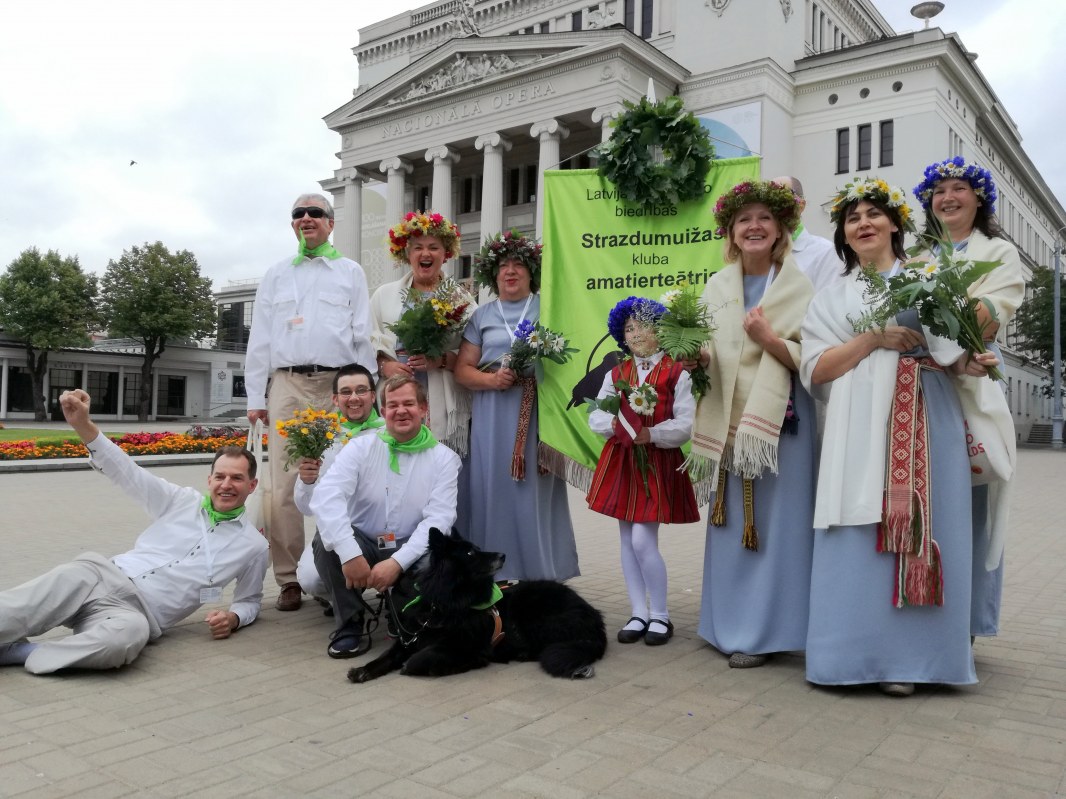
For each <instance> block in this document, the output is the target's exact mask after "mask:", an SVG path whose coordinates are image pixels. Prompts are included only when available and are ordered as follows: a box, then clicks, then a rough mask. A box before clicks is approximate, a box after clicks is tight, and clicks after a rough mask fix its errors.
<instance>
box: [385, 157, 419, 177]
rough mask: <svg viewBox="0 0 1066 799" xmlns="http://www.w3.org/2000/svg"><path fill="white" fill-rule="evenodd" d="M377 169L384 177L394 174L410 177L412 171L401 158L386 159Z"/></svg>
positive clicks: (410, 166)
mask: <svg viewBox="0 0 1066 799" xmlns="http://www.w3.org/2000/svg"><path fill="white" fill-rule="evenodd" d="M378 169H380V170H381V171H382V172H384V173H385V174H386V175H389V174H393V173H396V172H403V173H405V174H408V175H410V174H411V172H412V171H414V167H413V166H412V165H411V163H410V162H409V161H405V160H404V159H402V158H387V159H385V160H384V161H382V162H381V163H380V164H379V165H378Z"/></svg>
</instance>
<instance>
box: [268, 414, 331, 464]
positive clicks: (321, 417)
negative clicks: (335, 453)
mask: <svg viewBox="0 0 1066 799" xmlns="http://www.w3.org/2000/svg"><path fill="white" fill-rule="evenodd" d="M274 426H275V428H277V431H278V435H279V436H281V437H282V438H284V439H285V453H286V455H287V456H288V457H287V458H286V460H285V468H286V469H288V468H289V467H290V466H291V465H292V464H294V463H296V462H297V461H298V460H299V459H300V458H314V459H316V460H317V459H319V458H321V457H322V453H323V452H325V451H326V450H327V449H329V448H330V446H331V445H332V444H333V439H334V438H336V437H337V433H338V432H339V431H340V423H339V421H338V419H337V414H335V413H329V412H328V411H316V410H314V409H313V408H305V409H304V410H302V411H297V412H296V413H295V414H294V415H293V417H292V418H291V419H285V420H284V421H282V420H278V421H277V422H275V424H274Z"/></svg>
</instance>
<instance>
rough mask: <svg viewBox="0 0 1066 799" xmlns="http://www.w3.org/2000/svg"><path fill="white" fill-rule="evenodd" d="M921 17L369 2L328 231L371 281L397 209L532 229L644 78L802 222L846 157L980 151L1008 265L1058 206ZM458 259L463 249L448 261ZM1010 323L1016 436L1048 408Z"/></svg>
mask: <svg viewBox="0 0 1066 799" xmlns="http://www.w3.org/2000/svg"><path fill="white" fill-rule="evenodd" d="M956 1H957V2H962V0H956ZM922 5H923V6H924V7H925V8H926V9H927V10H924V11H923V10H919V11H918V13H924V14H929V13H931V12H932V11H935V9H930V8H929V7H931V6H935V5H937V4H922ZM916 9H919V7H916ZM922 25H923V22H922V20H919V19H916V20H915V28H916V30H915V31H913V32H907V33H897V32H896V31H895V30H893V29H892V28H891V27H890V26H889V25H888V23H887V22H886V21H885V19H884V18H883V17H882V16H881V14H880V13H879V12H878V10H877V8H876V6H875V4H874V3H873V2H870V0H743V2H742V1H741V0H604V1H603V2H599V3H589V2H588V0H584V1H582V0H442V2H437V3H432V4H429V5H425V6H422V7H420V8H417V9H414V10H412V11H409V12H406V13H403V14H399V15H396V16H393V17H390V18H389V19H385V20H382V21H381V22H378V23H376V24H373V25H370V26H367V27H365V28H363V29H361V30H360V31H359V44H358V45H357V46H356V47H355V48H354V53H355V56H356V58H357V59H358V62H359V86H358V87H356V88H355V90H354V92H353V97H352V99H351V100H349V101H348V102H346V103H344V105H342V106H340V107H339V108H337V109H336V110H335V111H333V112H332V113H330V114H329V115H327V116H326V118H325V121H326V124H327V125H328V126H329V128H330V129H331V130H334V131H336V132H337V134H338V135H339V137H340V145H341V146H340V152H339V157H340V165H339V167H338V169H337V170H336V171H335V172H334V175H333V176H332V177H331V178H329V179H327V180H323V181H322V186H323V187H324V188H325V189H326V190H327V191H329V192H330V193H331V194H332V196H333V198H334V202H335V205H336V207H337V219H338V223H337V233H336V237H335V238H336V242H337V246H338V247H339V249H341V251H342V252H346V253H350V254H353V255H356V257H357V259H358V260H359V261H360V262H361V263H362V264H363V266H364V267H365V268H366V270H367V275H368V278H369V280H370V284H371V288H373V287H375V286H377V285H380V284H381V283H384V282H387V281H388V280H392V279H395V275H396V272H395V271H394V270H395V267H394V266H393V265H392V262H391V261H390V260H389V259H388V258H387V256H386V231H387V229H388V227H389V225H391V224H393V223H395V222H396V221H398V220H399V218H400V216H401V215H402V214H403V213H405V212H406V211H410V210H415V209H426V208H432V209H434V210H436V211H439V212H441V213H444V214H445V215H447V216H449V217H450V218H452V219H453V220H455V221H456V222H457V223H458V224H459V226H460V228H461V229H462V232H463V240H464V242H465V249H466V251H467V253H469V252H470V251H472V250H476V249H477V247H478V245H479V243H480V241H481V240H482V239H483V238H484V237H485V236H487V235H491V234H494V233H496V232H498V231H500V230H505V229H508V228H512V227H516V228H519V229H521V230H523V231H525V232H532V233H534V234H539V233H540V225H541V214H540V207H539V205H538V202H537V200H538V197H539V196H540V195H541V191H540V184H541V176H542V174H543V172H544V170H546V169H566V168H573V167H587V166H590V165H594V163H595V159H594V156H593V157H590V155H591V154H590V150H591V148H593V147H594V146H595V145H596V144H598V143H599V142H600V141H601V140H603V139H605V138H606V137H607V136H608V135H609V133H610V129H609V124H610V121H611V119H612V118H613V117H614V116H615V115H617V114H618V113H619V111H620V110H621V109H622V101H623V100H630V101H635V100H637V99H639V98H640V97H641V96H643V95H644V94H646V93H647V92H648V90H649V85H650V86H651V87H653V90H654V92H655V93H656V95H657V96H658V97H660V98H661V97H664V96H666V95H669V94H677V95H679V96H680V97H681V98H682V99H683V100H684V101H685V104H686V107H687V108H688V110H690V111H692V112H693V113H695V114H696V116H697V117H699V118H700V119H701V120H702V121H703V123H704V125H705V126H706V127H707V129H708V132H709V133H710V135H711V136H712V139H713V141H714V144H715V146H716V149H717V152H718V154H719V155H720V156H723V157H729V156H736V155H747V154H757V155H760V156H761V157H762V174H763V176H764V177H773V176H775V175H782V174H791V175H795V176H796V177H798V178H799V179H800V180H801V181H802V182H803V184H804V188H805V194H806V196H807V199H808V211H807V214H806V217H807V218H806V219H805V223H806V225H807V227H808V228H810V229H811V230H812V231H813V232H815V233H819V234H821V235H828V234H830V227H829V221H828V215H827V213H826V203H825V200H827V198H828V197H830V196H831V194H832V193H833V192H834V191H835V190H836V187H837V186H839V185H840V184H842V183H843V182H845V181H846V180H847V179H849V178H850V176H852V175H856V174H859V175H878V176H880V177H883V178H885V179H886V180H888V181H889V182H890V183H893V184H897V185H901V186H903V187H905V188H908V189H909V188H910V187H911V186H914V185H915V184H916V183H918V182H919V180H920V179H921V177H922V170H923V168H924V167H925V166H926V165H927V164H929V163H931V162H933V161H937V160H940V159H942V158H946V157H948V156H953V155H963V156H965V157H966V158H969V159H973V160H977V161H979V162H981V163H982V164H983V165H985V166H987V167H988V168H989V169H991V171H992V173H993V175H994V176H995V179H996V183H997V186H998V188H999V194H1000V200H999V205H998V208H997V211H998V215H999V218H1000V221H1001V223H1002V225H1003V227H1004V229H1005V231H1006V233H1007V235H1008V236H1009V237H1010V238H1011V239H1012V240H1013V241H1014V243H1015V244H1016V245H1017V246H1018V248H1019V250H1021V251H1022V252H1023V253H1024V258H1025V261H1026V264H1027V266H1029V267H1030V268H1031V267H1032V266H1034V265H1046V264H1050V262H1051V257H1052V256H1051V253H1052V250H1053V248H1054V246H1055V235H1056V234H1055V231H1057V230H1059V229H1061V228H1063V227H1066V211H1064V209H1063V207H1062V205H1061V203H1060V202H1059V200H1058V199H1057V198H1056V197H1055V196H1054V195H1053V194H1052V193H1051V191H1050V189H1049V188H1048V186H1047V184H1046V183H1045V182H1044V180H1043V179H1042V178H1041V176H1040V174H1039V173H1038V172H1037V170H1036V168H1035V167H1034V166H1033V163H1032V161H1031V160H1030V159H1029V157H1028V156H1027V155H1026V154H1025V151H1024V149H1023V148H1022V138H1021V134H1020V132H1019V131H1018V129H1017V127H1016V125H1015V124H1014V122H1013V120H1012V119H1011V117H1010V115H1009V113H1008V111H1007V110H1006V109H1005V108H1004V107H1003V105H1002V103H1001V102H1000V101H999V98H998V97H997V96H996V94H995V92H994V91H993V90H992V88H991V87H990V85H989V84H988V81H987V80H986V78H985V77H984V75H982V73H981V70H980V68H979V67H978V62H977V56H976V54H973V53H970V52H969V51H967V49H966V47H965V45H964V43H963V42H962V41H961V40H960V39H959V37H958V36H957V35H955V34H951V33H945V32H943V31H942V30H940V29H939V28H937V27H933V26H930V27H925V28H923V27H922ZM469 268H470V267H469V256H466V257H464V258H462V259H459V260H457V261H456V262H455V263H454V266H453V269H454V271H455V274H456V276H457V277H464V276H466V275H468V274H469ZM1011 332H1012V331H1010V330H1005V331H1003V333H1002V334H1001V335H1002V336H1003V339H1004V343H1005V344H1007V346H1008V369H1007V372H1008V376H1009V391H1010V401H1011V407H1012V409H1013V411H1014V413H1015V419H1016V422H1017V426H1018V429H1019V434H1020V435H1021V436H1023V437H1024V436H1026V435H1027V434H1028V429H1029V427H1030V426H1031V425H1032V424H1033V423H1034V422H1038V421H1041V420H1046V419H1047V418H1048V417H1049V415H1050V408H1049V402H1048V401H1047V400H1045V399H1043V397H1042V396H1041V395H1040V394H1039V388H1040V386H1041V383H1042V380H1043V377H1044V375H1043V374H1042V373H1041V372H1039V371H1037V370H1035V369H1032V368H1031V367H1029V368H1027V367H1023V366H1022V365H1021V363H1022V361H1021V359H1020V358H1019V357H1017V356H1016V355H1015V354H1013V353H1011V352H1010V350H1009V337H1010V334H1011Z"/></svg>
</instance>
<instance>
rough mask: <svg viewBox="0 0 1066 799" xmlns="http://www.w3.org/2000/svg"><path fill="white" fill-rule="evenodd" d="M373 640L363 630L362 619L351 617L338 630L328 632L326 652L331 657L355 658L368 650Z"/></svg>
mask: <svg viewBox="0 0 1066 799" xmlns="http://www.w3.org/2000/svg"><path fill="white" fill-rule="evenodd" d="M373 643H374V642H373V641H372V640H371V638H370V635H369V634H368V633H364V632H363V620H362V619H353V620H352V621H350V622H349V623H348V624H346V625H344V626H343V627H341V628H340V629H339V630H334V631H333V632H332V633H330V634H329V646H328V647H326V654H327V655H329V656H330V657H331V658H337V659H344V658H355V657H359V656H360V655H362V654H365V653H366V652H369V651H370V647H371V646H372V645H373Z"/></svg>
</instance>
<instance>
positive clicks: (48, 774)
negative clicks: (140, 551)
mask: <svg viewBox="0 0 1066 799" xmlns="http://www.w3.org/2000/svg"><path fill="white" fill-rule="evenodd" d="M1019 462H1020V463H1019V469H1018V476H1017V479H1016V483H1015V486H1016V487H1015V494H1014V499H1013V518H1012V533H1011V538H1010V540H1009V542H1008V545H1007V575H1006V587H1005V590H1004V602H1003V621H1002V630H1001V634H1000V636H999V637H998V638H994V639H978V640H977V643H976V647H975V655H976V661H977V673H978V676H979V678H980V684H979V685H975V686H971V687H966V688H961V689H951V688H937V687H934V688H931V687H923V686H919V687H918V691H917V693H916V694H915V695H914V696H913V697H910V698H908V699H892V698H889V697H886V696H883V695H882V694H881V693H880V692H879V691H878V690H877V689H876V687H873V686H871V687H857V688H849V689H835V690H828V689H823V688H815V687H813V686H811V685H809V684H808V683H806V682H805V681H804V679H803V658H802V657H801V656H798V655H796V656H783V657H778V658H776V659H773V660H771V662H770V663H769V664H768V665H767V666H765V667H763V668H760V669H752V670H747V671H742V670H730V669H729V668H728V667H727V666H726V658H725V657H723V656H722V655H720V654H718V653H717V652H715V651H714V650H713V649H711V648H710V647H709V646H708V645H707V644H705V643H704V642H703V641H701V640H700V639H699V638H698V637H697V636H696V634H695V629H696V621H697V619H696V614H697V610H698V607H699V597H700V580H701V573H702V562H703V541H704V529H703V525H702V524H694V525H687V526H679V527H664V528H663V531H662V534H661V541H662V549H663V552H664V554H665V557H666V559H667V563H668V567H669V573H670V594H671V613H672V617H673V620H674V623H675V624H676V625H677V634H676V635H675V637H674V639H673V640H672V641H671V642H670V643H669V644H668V645H667V646H664V647H655V648H652V647H647V646H643V645H640V644H636V645H631V646H621V645H618V644H616V643H614V642H613V633H614V631H615V630H616V629H617V628H618V627H619V626H621V624H622V623H624V621H625V619H626V618H627V617H628V615H629V608H628V602H627V600H626V596H625V591H624V585H623V582H622V577H621V573H620V568H619V566H618V542H617V531H616V530H617V528H616V526H615V523H614V522H613V520H610V519H607V518H605V517H601V516H597V515H595V514H592V513H590V512H589V511H587V510H586V509H585V505H584V502H583V499H582V497H581V495H580V494H579V493H578V492H574V491H572V492H571V496H570V504H571V510H572V512H573V516H574V526H575V530H576V531H577V533H578V546H579V549H580V556H581V567H582V571H583V575H582V576H581V577H580V578H578V579H576V580H574V581H573V585H574V586H575V587H576V588H577V589H578V590H579V591H581V593H582V594H584V595H585V596H586V597H587V598H588V599H589V600H590V601H591V602H592V603H593V604H594V605H596V606H597V607H599V608H600V609H601V610H602V611H603V612H604V613H605V615H606V616H607V622H608V630H609V632H610V633H611V635H612V643H611V645H610V646H609V648H608V652H607V656H606V658H605V659H604V660H603V661H602V662H601V663H599V664H598V665H597V672H596V677H595V679H592V680H586V681H576V682H565V681H561V680H553V679H551V678H549V677H547V676H546V675H544V674H543V673H541V672H540V671H539V669H538V667H537V666H536V665H535V664H514V665H507V666H491V667H489V668H488V669H485V670H482V671H480V672H474V673H469V674H465V675H460V676H457V677H449V678H446V679H440V680H423V679H414V678H408V677H403V676H400V675H390V676H388V677H385V678H383V679H381V680H379V681H377V682H374V683H370V684H367V685H361V686H353V685H351V684H349V683H348V682H347V681H346V680H345V672H346V671H347V669H348V667H349V666H350V665H351V664H352V663H353V662H358V661H336V660H331V659H329V658H328V657H327V656H326V652H325V650H326V643H327V634H328V632H329V630H330V629H331V625H330V620H329V619H327V618H325V617H323V616H322V614H321V611H320V609H319V608H318V607H317V606H316V605H315V604H314V603H305V605H304V607H303V609H301V610H300V611H297V612H294V613H279V612H278V611H276V610H274V608H273V598H274V596H275V595H276V593H277V588H276V587H275V586H274V585H273V579H272V578H271V577H269V576H268V578H267V581H268V586H267V594H266V599H265V600H264V610H263V613H262V615H261V616H260V618H259V621H257V622H256V623H255V624H254V625H253V626H251V627H249V628H247V629H244V630H241V631H240V632H239V633H237V634H236V635H235V636H234V637H233V638H232V639H230V640H227V641H213V640H211V638H210V637H209V635H208V634H207V630H206V625H205V624H204V623H203V621H202V619H203V613H202V612H201V613H199V614H197V615H196V616H193V617H191V618H190V619H188V620H187V621H186V622H184V623H182V624H181V625H179V626H178V627H176V628H174V629H173V630H171V631H170V632H168V633H167V634H166V635H165V636H164V637H163V638H162V639H160V640H159V641H158V642H156V643H155V644H152V645H150V646H149V647H148V648H147V649H146V650H145V651H144V653H143V654H142V655H141V657H140V658H139V659H138V660H137V661H136V662H135V663H134V664H133V665H132V666H128V667H126V668H124V669H122V670H119V671H114V672H108V673H101V672H83V673H77V674H66V675H62V676H54V677H34V676H31V675H30V674H28V673H26V672H25V671H23V670H22V669H19V668H3V669H0V796H3V797H9V796H20V797H22V796H26V797H52V796H55V797H60V796H64V797H65V796H79V797H118V796H150V797H170V796H205V797H230V796H264V797H290V796H291V797H304V796H323V797H331V799H335V798H336V797H355V796H378V797H399V798H402V799H408V798H410V799H414V798H415V797H418V799H433V798H434V797H493V799H497V798H498V797H504V796H506V797H516V798H517V797H551V799H580V797H593V796H601V797H617V798H618V799H625V798H626V797H634V799H636V797H640V798H641V799H645V797H650V796H654V797H655V798H656V799H667V798H668V797H711V796H714V797H737V798H738V799H739V798H740V797H745V799H750V797H777V796H782V797H784V796H787V797H795V798H797V799H798V798H800V797H912V796H913V797H968V799H979V798H980V797H990V798H991V797H996V798H997V799H999V798H1000V797H1012V799H1014V798H1019V797H1046V796H1060V795H1066V536H1064V535H1063V531H1064V524H1063V518H1064V516H1066V485H1064V480H1066V455H1064V454H1063V453H1061V452H1055V451H1052V450H1049V449H1024V450H1022V451H1021V452H1020V453H1019ZM207 470H208V467H207V466H206V465H204V464H195V465H182V466H167V467H162V468H159V469H158V470H157V473H158V474H160V475H162V476H164V477H165V478H167V479H169V480H172V481H175V482H178V483H183V484H187V485H197V486H199V485H203V484H205V483H206V478H207ZM0 503H2V507H3V516H2V522H0V525H2V529H3V542H4V547H5V556H4V558H3V559H2V560H0V588H6V587H9V586H11V585H14V584H17V583H19V582H22V581H24V580H26V579H29V578H31V577H33V576H36V575H37V574H40V573H42V572H44V571H46V570H47V569H49V568H51V567H52V566H54V565H56V564H57V563H59V562H61V561H63V560H66V559H69V558H71V557H73V556H75V555H77V554H78V553H80V552H82V551H85V550H90V549H91V550H97V551H99V552H101V553H103V554H106V555H112V554H114V553H117V552H121V551H124V550H125V549H128V548H129V547H130V546H131V545H132V542H133V539H134V537H135V535H136V534H137V533H138V532H139V531H140V530H141V529H142V528H143V526H144V522H145V517H144V515H143V514H142V513H141V512H140V511H139V510H138V509H137V508H136V507H135V506H134V505H133V503H132V502H130V501H128V500H126V499H125V497H123V496H122V495H120V494H119V493H118V491H117V490H115V489H113V488H112V487H111V486H110V485H109V484H108V483H107V481H106V480H105V479H104V478H102V477H100V476H99V475H96V474H95V473H93V472H92V471H91V470H89V469H88V468H87V467H86V468H81V469H78V470H75V471H67V472H40V473H34V472H15V473H4V474H0ZM704 512H705V513H706V509H704ZM871 545H872V544H871ZM949 579H950V577H949ZM379 637H380V636H379ZM382 646H383V643H382V642H381V641H380V640H376V641H375V648H374V650H373V651H372V654H371V656H372V655H373V654H376V653H377V652H380V650H381V647H382Z"/></svg>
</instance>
